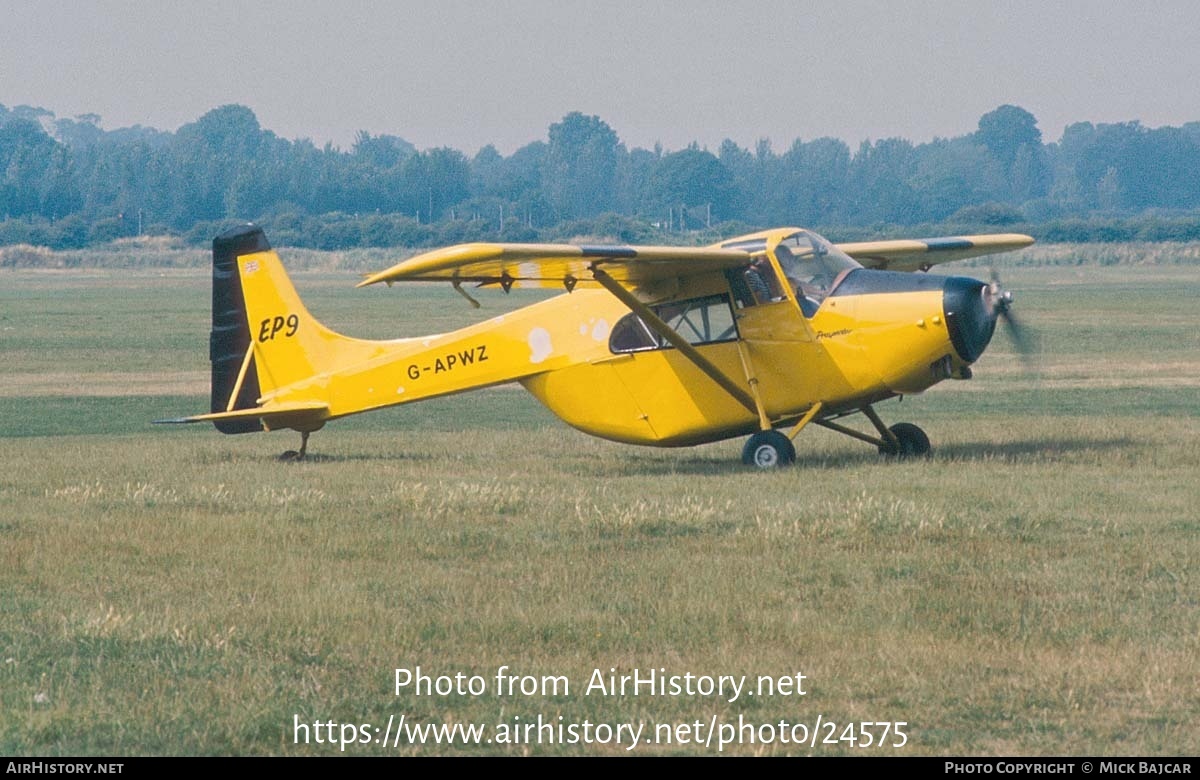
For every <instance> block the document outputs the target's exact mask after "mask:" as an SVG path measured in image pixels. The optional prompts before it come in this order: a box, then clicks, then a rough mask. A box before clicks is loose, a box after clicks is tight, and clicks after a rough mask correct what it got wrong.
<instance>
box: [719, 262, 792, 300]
mask: <svg viewBox="0 0 1200 780" xmlns="http://www.w3.org/2000/svg"><path fill="white" fill-rule="evenodd" d="M725 278H726V279H727V280H728V281H729V289H730V290H731V291H732V292H733V301H734V305H736V306H737V307H738V308H739V309H745V308H747V307H749V306H758V305H759V304H762V303H773V302H775V301H782V300H783V298H784V295H783V288H782V287H781V286H780V284H779V276H778V275H777V274H776V273H775V269H774V268H773V267H772V266H771V261H770V260H768V259H767V258H766V257H765V256H761V255H760V256H759V257H757V258H756V259H755V260H754V262H753V263H751V264H750V265H748V266H746V267H745V268H731V269H729V270H728V271H726V272H725Z"/></svg>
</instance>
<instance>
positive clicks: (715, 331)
mask: <svg viewBox="0 0 1200 780" xmlns="http://www.w3.org/2000/svg"><path fill="white" fill-rule="evenodd" d="M653 311H654V313H655V314H656V315H657V316H658V318H659V319H661V320H662V321H663V322H665V323H667V325H668V326H670V328H671V330H673V331H675V332H676V333H678V334H679V335H681V336H683V338H684V339H686V340H687V342H688V343H689V344H695V345H701V344H713V343H717V342H721V341H732V340H733V339H736V338H737V335H738V334H737V324H736V323H735V322H734V319H733V310H732V309H730V308H729V299H728V298H726V297H725V296H724V295H709V296H707V297H704V298H693V299H691V300H687V301H673V302H671V303H664V304H660V305H658V306H655V307H653ZM670 346H671V345H670V343H669V342H667V341H666V340H665V339H662V338H659V336H658V335H657V334H655V333H654V332H653V331H651V330H650V329H649V328H648V327H646V324H645V323H644V322H642V321H641V319H640V318H639V317H637V315H635V314H633V313H632V312H630V313H629V314H626V315H625V316H624V317H622V318H621V319H620V320H618V321H617V324H616V325H614V326H613V330H612V335H611V336H609V339H608V348H609V350H610V351H611V352H614V353H620V352H640V351H643V350H647V349H668V348H670Z"/></svg>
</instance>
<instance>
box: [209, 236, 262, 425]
mask: <svg viewBox="0 0 1200 780" xmlns="http://www.w3.org/2000/svg"><path fill="white" fill-rule="evenodd" d="M270 249H271V245H270V244H269V243H268V242H267V237H266V235H265V234H264V233H263V231H262V228H259V227H257V226H255V225H239V226H237V227H234V228H230V229H229V230H226V231H225V232H223V233H221V234H220V235H219V236H217V237H216V238H214V239H213V271H212V331H211V332H210V333H209V338H208V355H209V360H210V361H211V362H212V404H211V409H212V411H213V412H228V411H234V410H236V409H252V408H254V407H255V406H256V405H257V403H258V398H259V395H260V394H261V391H260V389H259V382H258V370H257V367H256V366H255V365H254V362H255V361H254V356H253V354H251V355H250V356H249V362H247V353H249V352H250V351H251V341H250V326H249V323H248V320H247V318H246V298H245V295H244V294H243V293H242V279H241V274H240V273H239V271H238V263H237V259H238V257H239V256H241V255H247V254H253V253H255V252H267V251H270ZM239 377H240V378H241V384H240V385H239V384H238V379H239ZM235 389H236V390H237V397H236V398H233V393H234V390H235ZM231 399H232V402H231ZM213 425H215V426H216V427H217V430H219V431H220V432H221V433H253V432H255V431H261V430H264V428H263V424H262V422H261V420H258V419H255V418H249V419H236V420H215V421H213Z"/></svg>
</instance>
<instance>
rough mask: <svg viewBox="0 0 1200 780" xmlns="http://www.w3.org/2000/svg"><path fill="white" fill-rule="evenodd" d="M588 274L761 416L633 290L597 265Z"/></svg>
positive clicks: (748, 398)
mask: <svg viewBox="0 0 1200 780" xmlns="http://www.w3.org/2000/svg"><path fill="white" fill-rule="evenodd" d="M592 276H593V278H595V280H596V281H597V282H599V283H600V286H601V287H603V288H604V289H606V290H608V291H609V292H610V293H612V294H613V295H615V296H616V297H617V300H619V301H620V302H621V303H623V304H625V305H626V306H628V307H629V310H630V311H632V312H633V313H634V314H636V315H637V316H638V317H641V319H642V322H644V323H646V327H648V328H650V330H652V331H654V332H655V333H657V334H658V335H660V336H662V337H663V338H664V339H666V340H667V341H668V342H670V344H671V346H673V347H675V349H677V350H679V352H680V353H681V354H682V355H683V356H684V357H686V358H687V359H688V360H690V361H691V362H692V364H693V365H695V366H696V368H698V369H700V370H701V371H703V372H704V373H705V374H707V375H708V377H709V378H710V379H712V380H713V381H714V382H716V383H717V384H718V385H720V386H721V389H723V390H724V391H725V392H727V393H729V394H730V395H731V396H733V398H734V399H735V400H736V401H737V402H738V403H740V404H741V405H742V406H744V407H746V408H747V409H749V410H750V411H751V412H752V413H753V414H755V415H756V416H761V415H760V413H759V408H758V405H757V404H756V403H755V401H754V398H752V397H751V396H750V394H749V393H747V392H746V391H745V390H743V389H742V388H740V387H738V386H737V383H735V382H734V381H733V380H732V379H730V378H729V377H728V376H727V375H726V374H725V372H724V371H722V370H721V369H720V368H718V367H717V365H716V364H714V363H713V362H712V361H711V360H709V359H708V358H706V357H704V356H703V355H701V354H700V352H699V351H698V350H697V349H696V348H695V347H693V346H692V345H691V344H689V343H688V341H687V339H685V338H684V337H683V336H680V335H679V333H678V332H676V331H675V330H674V329H673V328H671V326H670V325H668V324H667V323H665V322H663V321H662V320H661V319H659V317H658V315H657V314H655V313H654V312H653V311H651V310H650V307H648V306H646V304H644V303H642V302H641V301H639V300H638V299H637V297H636V296H635V295H634V294H633V293H631V292H629V291H628V290H626V289H625V288H624V287H622V286H621V285H620V283H618V282H617V281H616V280H615V279H613V278H612V277H611V276H609V275H608V274H606V273H605V272H604V271H602V270H600V269H599V268H596V267H593V268H592Z"/></svg>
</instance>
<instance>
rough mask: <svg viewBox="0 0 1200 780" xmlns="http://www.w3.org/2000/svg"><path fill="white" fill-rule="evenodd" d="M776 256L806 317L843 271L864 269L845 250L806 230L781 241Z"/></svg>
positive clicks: (816, 306)
mask: <svg viewBox="0 0 1200 780" xmlns="http://www.w3.org/2000/svg"><path fill="white" fill-rule="evenodd" d="M775 259H776V260H778V261H779V267H780V268H781V269H783V275H784V276H785V277H786V278H787V281H788V284H789V285H790V286H791V288H792V289H793V290H794V291H795V293H796V300H797V301H798V302H799V303H800V309H801V311H803V312H804V316H806V317H811V316H812V315H813V314H814V313H816V311H817V308H818V307H819V306H820V305H821V301H823V300H825V298H826V296H828V295H829V291H830V290H832V289H833V286H834V284H835V283H836V282H837V281H838V279H839V278H840V277H841V276H842V274H843V272H844V271H848V270H850V269H852V268H861V266H860V265H859V264H858V263H857V262H855V261H854V260H853V259H852V258H851V257H850V256H849V255H847V254H846V253H845V252H843V251H842V250H840V249H838V248H837V247H835V246H834V245H833V244H831V243H829V242H828V241H826V240H825V239H824V238H821V237H820V236H818V235H817V234H816V233H810V232H808V231H807V230H802V231H800V232H798V233H793V234H792V235H790V236H788V237H787V238H785V239H783V240H782V241H780V242H779V244H778V245H777V246H776V247H775Z"/></svg>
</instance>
